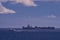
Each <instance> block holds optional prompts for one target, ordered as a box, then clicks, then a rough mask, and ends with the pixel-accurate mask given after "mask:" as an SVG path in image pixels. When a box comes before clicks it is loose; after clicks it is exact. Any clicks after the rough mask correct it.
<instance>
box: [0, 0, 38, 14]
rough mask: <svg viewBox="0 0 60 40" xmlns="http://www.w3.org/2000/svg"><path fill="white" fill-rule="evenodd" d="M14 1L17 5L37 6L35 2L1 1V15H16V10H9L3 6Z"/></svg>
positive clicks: (30, 0)
mask: <svg viewBox="0 0 60 40" xmlns="http://www.w3.org/2000/svg"><path fill="white" fill-rule="evenodd" d="M8 1H12V2H14V3H15V4H17V3H22V4H24V5H26V6H37V5H36V4H35V2H34V1H33V0H0V14H8V13H16V12H15V11H14V10H11V9H7V8H5V7H4V6H3V5H2V2H8Z"/></svg>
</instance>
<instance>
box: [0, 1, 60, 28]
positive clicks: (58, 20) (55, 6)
mask: <svg viewBox="0 0 60 40" xmlns="http://www.w3.org/2000/svg"><path fill="white" fill-rule="evenodd" d="M35 3H36V4H37V6H26V5H23V4H21V3H18V4H14V3H11V2H5V3H4V2H3V3H2V5H3V6H4V7H6V8H8V9H11V10H14V11H15V13H14V12H13V13H14V14H13V13H11V14H8V13H7V14H6V13H1V14H0V28H6V27H7V28H11V27H15V28H16V27H17V28H18V27H21V26H26V25H28V24H30V25H32V26H41V27H43V26H55V27H60V2H56V1H55V2H54V1H49V2H47V1H35Z"/></svg>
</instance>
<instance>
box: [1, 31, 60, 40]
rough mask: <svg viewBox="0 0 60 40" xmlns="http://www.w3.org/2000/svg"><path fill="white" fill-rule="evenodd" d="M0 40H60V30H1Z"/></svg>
mask: <svg viewBox="0 0 60 40" xmlns="http://www.w3.org/2000/svg"><path fill="white" fill-rule="evenodd" d="M0 40H60V32H42V31H41V32H40V31H36V32H12V31H0Z"/></svg>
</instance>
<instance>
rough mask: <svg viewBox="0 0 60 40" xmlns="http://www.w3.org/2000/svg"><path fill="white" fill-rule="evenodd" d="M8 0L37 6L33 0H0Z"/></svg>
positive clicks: (4, 0) (5, 0)
mask: <svg viewBox="0 0 60 40" xmlns="http://www.w3.org/2000/svg"><path fill="white" fill-rule="evenodd" d="M8 1H13V2H14V3H15V4H16V3H22V4H24V5H26V6H37V4H35V2H34V1H33V0H0V2H8Z"/></svg>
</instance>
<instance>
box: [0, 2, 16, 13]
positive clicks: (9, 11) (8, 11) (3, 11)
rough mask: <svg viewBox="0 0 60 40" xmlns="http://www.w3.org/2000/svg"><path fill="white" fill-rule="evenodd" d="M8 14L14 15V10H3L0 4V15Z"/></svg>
mask: <svg viewBox="0 0 60 40" xmlns="http://www.w3.org/2000/svg"><path fill="white" fill-rule="evenodd" d="M9 13H16V12H15V11H14V10H11V9H7V8H5V7H4V6H3V5H2V4H1V3H0V14H9Z"/></svg>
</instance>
